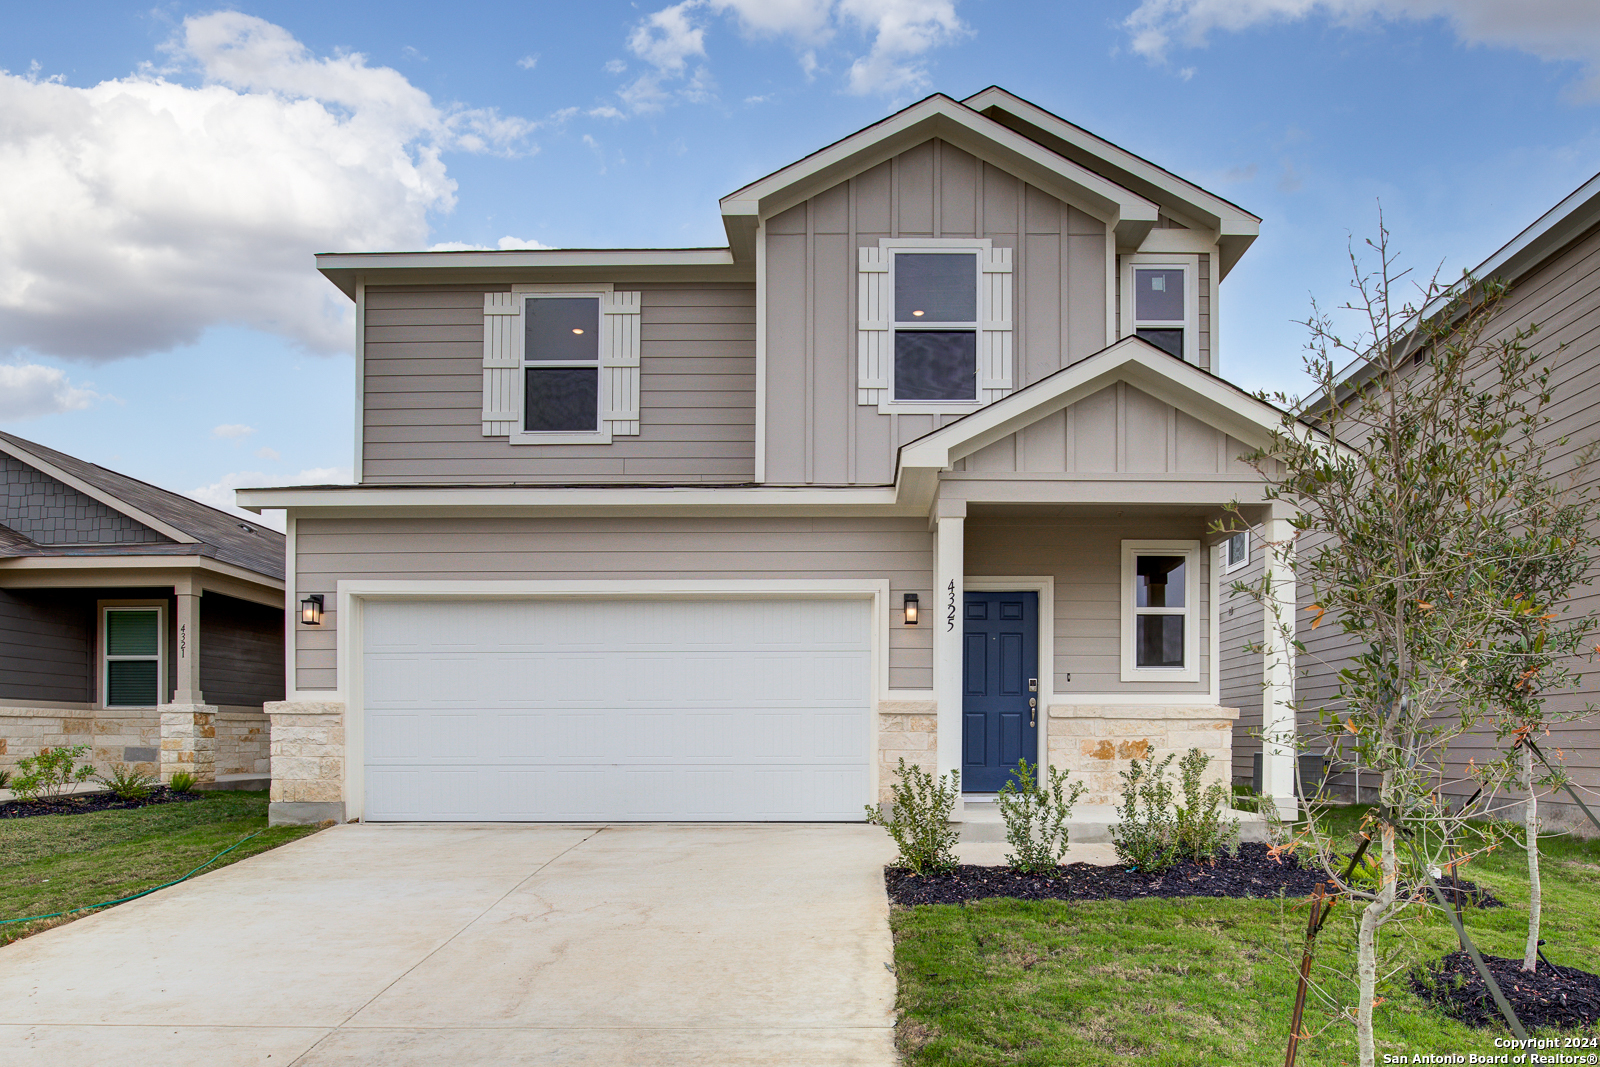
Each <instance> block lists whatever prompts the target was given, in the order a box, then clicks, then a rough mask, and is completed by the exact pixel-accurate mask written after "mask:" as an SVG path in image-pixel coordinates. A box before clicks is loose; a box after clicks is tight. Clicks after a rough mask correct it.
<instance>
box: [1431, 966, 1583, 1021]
mask: <svg viewBox="0 0 1600 1067" xmlns="http://www.w3.org/2000/svg"><path fill="white" fill-rule="evenodd" d="M1483 962H1484V963H1486V964H1488V965H1489V973H1490V974H1492V975H1494V980H1495V984H1496V985H1498V986H1499V987H1500V992H1502V993H1504V994H1505V998H1506V1000H1508V1001H1510V1003H1511V1010H1512V1011H1514V1012H1516V1013H1517V1018H1518V1019H1520V1020H1521V1021H1522V1025H1523V1026H1524V1027H1525V1028H1527V1029H1529V1030H1534V1029H1540V1030H1543V1029H1563V1030H1572V1029H1580V1028H1583V1027H1589V1026H1594V1025H1595V1024H1596V1023H1600V974H1590V973H1589V972H1588V971H1580V970H1578V969H1577V968H1576V967H1556V966H1548V965H1546V964H1544V963H1540V964H1539V969H1538V970H1537V971H1535V972H1533V973H1532V974H1524V973H1523V972H1522V961H1521V960H1508V959H1503V958H1501V957H1500V956H1487V955H1486V956H1484V957H1483ZM1411 988H1412V989H1413V990H1415V991H1416V993H1417V994H1418V995H1419V996H1421V997H1422V998H1423V999H1425V1000H1430V1001H1432V1002H1433V1003H1434V1004H1436V1005H1438V1007H1439V1008H1440V1009H1442V1010H1443V1011H1444V1013H1445V1014H1446V1015H1450V1016H1453V1017H1455V1018H1457V1019H1460V1020H1461V1021H1462V1022H1464V1023H1466V1024H1467V1025H1468V1026H1504V1025H1505V1022H1504V1020H1503V1018H1502V1016H1501V1015H1500V1009H1499V1008H1496V1007H1495V1004H1494V998H1493V997H1492V996H1490V995H1489V988H1488V986H1487V985H1485V984H1484V981H1483V978H1482V977H1481V976H1480V975H1479V974H1478V969H1477V968H1476V967H1474V966H1473V965H1472V957H1470V956H1468V955H1467V954H1466V953H1465V952H1461V951H1456V952H1452V953H1450V955H1448V956H1446V957H1444V958H1443V959H1441V960H1440V961H1439V962H1438V963H1437V964H1435V965H1434V966H1432V967H1430V968H1426V969H1424V970H1420V971H1417V972H1415V973H1413V974H1412V975H1411Z"/></svg>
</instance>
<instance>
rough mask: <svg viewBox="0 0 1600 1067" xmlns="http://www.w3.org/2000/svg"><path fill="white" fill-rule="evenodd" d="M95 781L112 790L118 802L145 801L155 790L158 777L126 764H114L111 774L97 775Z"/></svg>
mask: <svg viewBox="0 0 1600 1067" xmlns="http://www.w3.org/2000/svg"><path fill="white" fill-rule="evenodd" d="M94 780H95V781H97V782H99V783H100V784H101V785H103V786H105V787H106V788H107V789H109V790H111V795H112V796H114V797H116V798H117V799H118V800H143V799H144V798H145V797H148V796H149V795H150V791H151V790H152V789H154V788H155V786H156V784H157V782H156V776H155V775H153V774H147V773H145V772H144V771H140V770H135V769H134V768H132V767H130V766H128V765H127V764H126V763H117V764H113V765H112V767H111V773H110V774H97V775H95V776H94Z"/></svg>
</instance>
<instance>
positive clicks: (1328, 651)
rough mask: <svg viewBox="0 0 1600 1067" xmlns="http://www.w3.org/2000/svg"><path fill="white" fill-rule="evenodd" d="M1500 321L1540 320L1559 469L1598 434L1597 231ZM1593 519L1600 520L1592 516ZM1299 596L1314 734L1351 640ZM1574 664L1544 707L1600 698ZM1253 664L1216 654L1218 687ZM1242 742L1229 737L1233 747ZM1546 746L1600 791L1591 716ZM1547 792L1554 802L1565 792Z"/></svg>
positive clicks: (1598, 477) (1599, 689) (1236, 680)
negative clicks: (1564, 685) (1574, 683)
mask: <svg viewBox="0 0 1600 1067" xmlns="http://www.w3.org/2000/svg"><path fill="white" fill-rule="evenodd" d="M1500 322H1501V324H1502V325H1501V327H1500V329H1501V330H1502V331H1503V332H1509V331H1511V330H1512V329H1515V328H1516V327H1519V326H1526V325H1527V324H1528V323H1529V322H1537V323H1538V324H1539V325H1540V332H1539V334H1538V338H1537V347H1538V349H1539V350H1540V351H1542V352H1545V353H1547V354H1548V355H1549V358H1550V365H1551V367H1552V371H1553V373H1552V379H1551V383H1550V384H1551V392H1552V397H1553V400H1552V403H1551V404H1550V406H1549V407H1547V408H1546V411H1545V413H1546V414H1547V415H1549V416H1550V417H1551V422H1550V423H1549V425H1548V426H1546V427H1545V428H1544V430H1543V431H1542V432H1543V434H1544V435H1545V437H1546V439H1547V440H1548V441H1550V442H1552V443H1554V442H1557V441H1559V440H1560V439H1562V438H1565V439H1566V444H1564V445H1555V447H1554V448H1553V451H1552V453H1551V464H1552V470H1553V471H1554V472H1555V473H1557V474H1562V473H1565V472H1568V471H1570V470H1571V469H1572V466H1573V462H1574V459H1575V457H1576V455H1577V454H1578V452H1579V451H1580V450H1582V449H1583V448H1584V447H1585V446H1587V445H1590V444H1591V443H1593V442H1595V441H1596V440H1600V230H1596V231H1591V232H1590V233H1588V234H1586V235H1585V236H1583V237H1582V238H1580V239H1579V240H1577V241H1574V242H1573V243H1572V244H1571V245H1569V246H1568V247H1566V248H1564V249H1562V250H1561V251H1559V252H1558V253H1556V254H1555V255H1553V256H1552V257H1550V259H1549V260H1548V261H1547V262H1546V263H1545V264H1544V265H1543V266H1541V267H1540V268H1538V269H1537V270H1536V271H1534V272H1532V273H1530V274H1529V275H1528V276H1526V277H1524V278H1523V279H1521V280H1520V281H1519V282H1518V283H1517V284H1516V286H1515V288H1514V289H1513V290H1512V291H1511V294H1510V295H1509V297H1508V298H1507V300H1506V303H1505V304H1504V306H1503V308H1502V310H1501V313H1500ZM1563 346H1564V347H1563ZM1583 480H1584V481H1586V482H1587V483H1588V484H1590V485H1594V484H1595V483H1596V482H1597V481H1600V468H1591V469H1590V470H1589V471H1588V472H1587V473H1586V474H1585V475H1584V478H1583ZM1596 521H1597V522H1600V518H1597V519H1596ZM1299 599H1300V607H1301V610H1300V612H1299V613H1298V614H1299V618H1300V622H1299V634H1298V636H1299V637H1300V638H1301V640H1303V641H1304V642H1305V643H1306V646H1307V647H1306V653H1305V654H1304V655H1302V657H1301V660H1300V665H1301V668H1302V671H1303V673H1302V675H1301V677H1300V678H1299V680H1298V682H1297V691H1296V695H1297V697H1298V699H1299V701H1300V704H1301V706H1302V708H1304V709H1309V710H1308V711H1307V712H1306V713H1304V714H1303V715H1302V720H1301V721H1302V732H1303V734H1304V735H1305V736H1308V737H1309V736H1313V734H1314V730H1313V724H1314V723H1315V715H1314V714H1313V712H1314V711H1315V710H1316V709H1319V708H1322V709H1327V710H1329V711H1337V710H1338V704H1337V695H1338V679H1337V672H1338V670H1339V668H1340V667H1341V666H1342V665H1343V664H1344V663H1345V662H1346V661H1347V658H1348V656H1349V654H1350V652H1351V651H1352V650H1353V648H1354V646H1353V644H1352V642H1351V641H1350V639H1349V638H1347V637H1345V636H1344V635H1343V634H1342V633H1340V632H1339V627H1338V625H1337V621H1336V620H1335V619H1333V618H1332V617H1331V616H1330V617H1328V618H1326V619H1324V620H1323V623H1322V625H1321V626H1319V627H1317V628H1316V629H1315V630H1313V629H1311V628H1310V627H1309V626H1308V625H1307V623H1306V621H1305V620H1306V619H1307V617H1308V616H1307V613H1306V612H1305V610H1304V609H1305V607H1306V606H1307V605H1308V604H1309V600H1310V597H1309V594H1308V591H1307V589H1306V587H1305V585H1304V583H1302V586H1301V590H1300V598H1299ZM1567 609H1568V610H1569V611H1572V612H1600V583H1596V584H1595V585H1591V586H1589V587H1588V588H1585V589H1582V590H1580V593H1579V595H1578V596H1576V597H1574V598H1573V600H1572V601H1571V602H1569V604H1568V605H1567ZM1241 614H1242V612H1241ZM1256 619H1257V621H1256V623H1255V624H1254V625H1256V626H1257V627H1258V628H1259V615H1257V616H1256ZM1245 625H1246V626H1249V625H1251V624H1250V623H1248V622H1247V623H1246V624H1245ZM1226 656H1227V654H1226V653H1225V657H1226ZM1574 668H1575V669H1576V670H1577V671H1579V672H1580V673H1581V674H1582V678H1583V682H1582V686H1581V687H1580V688H1579V689H1578V690H1576V691H1569V692H1568V693H1565V694H1560V695H1553V696H1552V697H1551V698H1550V699H1549V701H1548V706H1549V707H1550V708H1551V709H1553V710H1559V709H1576V708H1581V707H1582V706H1584V705H1585V704H1594V703H1600V673H1597V671H1596V666H1595V663H1594V662H1593V661H1591V660H1589V659H1582V660H1580V661H1578V662H1577V663H1576V664H1575V665H1574ZM1252 671H1254V673H1255V684H1256V685H1257V686H1259V684H1260V682H1259V679H1260V673H1259V671H1260V668H1259V661H1257V663H1256V664H1255V665H1252V664H1251V663H1250V662H1249V660H1248V658H1246V657H1242V656H1240V657H1229V658H1225V660H1224V675H1223V686H1224V691H1228V690H1229V689H1230V687H1233V688H1235V689H1236V690H1242V689H1243V688H1244V687H1245V686H1247V685H1248V684H1249V683H1250V675H1251V672H1252ZM1258 699H1259V698H1258ZM1240 726H1241V729H1242V728H1243V726H1244V723H1243V721H1242V719H1241V724H1240ZM1242 743H1244V742H1242V741H1241V739H1240V737H1239V736H1237V735H1236V736H1235V741H1234V744H1235V749H1236V751H1237V750H1238V747H1239V746H1240V745H1241V744H1242ZM1545 748H1546V750H1547V751H1550V750H1555V749H1559V750H1560V751H1561V752H1563V753H1565V755H1566V759H1567V766H1568V768H1569V769H1570V770H1571V771H1572V774H1573V778H1574V780H1575V781H1576V782H1577V784H1579V785H1580V786H1583V787H1585V788H1589V789H1596V788H1600V723H1597V721H1596V719H1595V717H1593V716H1591V717H1589V718H1588V719H1586V720H1585V721H1582V722H1576V723H1570V724H1567V725H1562V726H1558V727H1553V728H1552V729H1551V737H1550V739H1549V743H1548V744H1547V745H1546V746H1545ZM1500 751H1501V749H1500V747H1499V745H1498V744H1497V743H1496V742H1495V739H1494V738H1493V737H1492V736H1491V735H1488V734H1479V735H1475V736H1472V737H1467V738H1463V739H1462V740H1461V741H1459V742H1457V743H1456V744H1455V745H1453V746H1452V748H1451V761H1452V763H1453V764H1455V765H1457V766H1458V767H1460V766H1462V765H1464V764H1465V763H1466V761H1467V760H1469V759H1476V760H1477V761H1478V762H1480V763H1482V762H1483V761H1485V760H1486V759H1491V758H1494V757H1495V756H1496V754H1497V753H1498V752H1500ZM1236 770H1237V766H1236ZM1245 773H1248V767H1246V768H1245ZM1336 784H1341V785H1345V786H1348V785H1350V784H1351V779H1350V777H1349V776H1345V777H1342V778H1339V779H1336ZM1375 784H1376V782H1375V781H1374V780H1372V779H1370V778H1368V779H1365V780H1364V781H1363V783H1362V788H1363V791H1365V790H1366V789H1367V788H1368V787H1370V786H1372V785H1375ZM1473 788H1474V787H1473V786H1471V785H1470V784H1466V785H1463V786H1462V791H1463V792H1470V791H1471V790H1472V789H1473ZM1550 799H1551V801H1552V802H1556V803H1559V802H1561V801H1562V800H1563V799H1564V798H1563V797H1552V798H1550Z"/></svg>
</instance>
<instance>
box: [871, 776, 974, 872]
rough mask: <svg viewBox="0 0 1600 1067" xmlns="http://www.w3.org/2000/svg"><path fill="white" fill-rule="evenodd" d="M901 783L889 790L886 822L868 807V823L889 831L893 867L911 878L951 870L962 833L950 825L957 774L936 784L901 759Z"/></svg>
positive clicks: (935, 781) (932, 779) (872, 808)
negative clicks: (890, 805)
mask: <svg viewBox="0 0 1600 1067" xmlns="http://www.w3.org/2000/svg"><path fill="white" fill-rule="evenodd" d="M899 775H900V780H899V781H898V782H896V783H895V784H894V785H892V786H890V787H889V792H890V795H891V796H892V797H893V798H894V813H893V814H892V815H890V816H889V817H887V818H885V817H884V814H883V812H882V811H880V810H879V809H877V808H875V807H873V806H872V805H871V804H868V805H867V822H869V823H871V824H872V825H874V826H881V827H883V828H884V829H886V830H888V831H889V836H890V837H892V838H894V843H895V845H896V846H898V847H899V849H900V855H898V856H897V857H895V865H896V866H898V867H904V868H905V869H906V870H908V871H910V872H911V873H912V874H929V873H936V872H942V871H948V870H951V869H953V868H954V867H955V866H956V864H957V863H958V862H960V861H959V860H957V859H956V854H955V847H956V842H957V841H958V840H959V839H960V837H961V831H960V830H959V829H957V828H956V827H953V826H951V825H950V813H951V812H952V811H954V810H955V805H956V792H957V790H958V788H959V786H958V782H959V780H960V772H958V771H952V772H950V774H948V775H940V776H939V777H938V779H937V780H935V779H934V777H933V775H931V774H929V773H928V772H927V771H925V770H923V769H922V768H921V767H907V766H906V761H905V757H904V756H902V757H900V764H899Z"/></svg>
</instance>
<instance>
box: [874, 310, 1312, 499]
mask: <svg viewBox="0 0 1600 1067" xmlns="http://www.w3.org/2000/svg"><path fill="white" fill-rule="evenodd" d="M1119 381H1124V382H1127V383H1128V384H1129V385H1132V386H1134V387H1135V388H1137V389H1139V390H1140V391H1142V392H1144V393H1147V394H1149V395H1150V396H1153V397H1155V398H1156V399H1157V400H1160V401H1161V402H1162V403H1164V404H1170V405H1171V406H1172V407H1175V408H1177V409H1178V410H1180V411H1183V412H1186V413H1188V414H1189V415H1192V416H1194V417H1195V418H1196V419H1199V420H1200V421H1201V422H1204V423H1206V424H1207V425H1209V426H1211V427H1213V428H1215V429H1217V430H1221V431H1222V432H1223V433H1226V434H1228V435H1229V436H1230V437H1233V438H1236V439H1237V440H1239V441H1242V442H1244V443H1245V444H1249V445H1256V446H1261V445H1265V444H1267V443H1268V441H1269V440H1270V439H1271V435H1272V432H1273V431H1274V430H1276V429H1279V428H1280V427H1281V426H1282V424H1283V412H1281V411H1279V410H1278V409H1277V408H1275V407H1273V406H1272V405H1271V404H1268V403H1266V402H1265V401H1262V400H1257V399H1256V398H1254V397H1252V396H1249V395H1248V394H1245V393H1242V392H1240V391H1239V390H1238V389H1236V388H1234V387H1233V386H1230V385H1228V384H1227V383H1226V382H1224V381H1223V380H1222V379H1220V378H1217V377H1214V376H1212V375H1210V374H1207V373H1205V372H1204V371H1202V370H1200V369H1199V368H1198V367H1195V366H1193V365H1192V364H1189V363H1182V362H1180V361H1178V360H1175V359H1173V358H1172V357H1171V356H1169V355H1167V354H1166V353H1165V352H1162V351H1161V350H1160V349H1158V348H1156V347H1155V346H1154V345H1151V344H1150V343H1148V342H1146V341H1142V340H1140V339H1139V338H1137V337H1125V338H1123V339H1122V340H1120V341H1118V342H1116V343H1115V344H1113V345H1111V346H1110V347H1108V348H1104V349H1102V350H1101V351H1099V352H1097V353H1095V354H1094V355H1092V356H1090V357H1089V358H1088V359H1085V360H1082V361H1081V362H1078V363H1074V364H1073V365H1072V366H1070V367H1067V368H1066V369H1064V370H1060V371H1057V372H1056V373H1055V374H1052V375H1050V376H1049V377H1048V378H1044V379H1042V380H1041V381H1038V382H1035V383H1034V384H1032V385H1030V386H1027V387H1026V388H1024V389H1020V390H1018V391H1017V392H1015V393H1012V394H1011V395H1010V396H1007V397H1004V398H1002V399H1000V400H997V401H995V402H994V403H993V404H990V405H989V406H988V407H985V408H983V409H982V410H980V411H976V412H974V413H973V414H971V415H968V416H966V417H965V418H963V419H960V420H958V421H956V422H953V423H951V424H950V425H949V426H946V427H944V428H943V429H941V430H935V431H933V432H932V433H930V434H927V435H926V436H924V437H920V438H918V439H917V440H915V441H912V442H911V443H910V444H907V445H905V446H904V447H903V448H901V450H900V464H899V467H900V470H899V478H898V479H897V484H898V485H899V486H900V489H901V498H902V499H906V498H907V497H908V496H909V497H911V498H912V499H915V498H918V497H920V496H921V495H922V494H924V493H927V492H931V490H932V486H933V484H934V483H935V482H936V481H937V479H938V472H940V471H943V470H946V469H948V468H949V467H950V466H951V465H952V464H953V463H955V462H956V461H957V460H959V459H962V458H964V457H966V456H970V455H971V454H972V453H974V452H977V451H978V450H979V449H982V448H985V447H987V446H988V445H991V444H993V443H994V442H996V441H998V440H1000V439H1001V438H1003V437H1008V436H1010V435H1011V434H1014V433H1016V432H1017V431H1018V430H1020V429H1022V428H1023V427H1025V426H1029V425H1031V424H1033V423H1035V422H1037V421H1038V420H1039V419H1041V418H1044V417H1045V416H1046V415H1049V414H1052V413H1054V412H1056V411H1060V410H1061V409H1062V408H1065V407H1067V406H1069V405H1071V404H1074V403H1076V402H1078V401H1079V400H1082V399H1084V398H1086V397H1089V396H1092V395H1094V394H1095V393H1098V392H1099V391H1100V390H1102V389H1104V388H1106V387H1107V386H1109V385H1113V384H1115V383H1116V382H1119Z"/></svg>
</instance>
